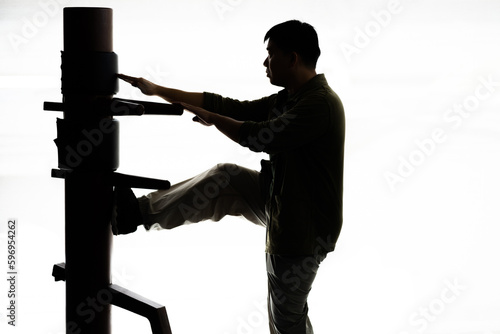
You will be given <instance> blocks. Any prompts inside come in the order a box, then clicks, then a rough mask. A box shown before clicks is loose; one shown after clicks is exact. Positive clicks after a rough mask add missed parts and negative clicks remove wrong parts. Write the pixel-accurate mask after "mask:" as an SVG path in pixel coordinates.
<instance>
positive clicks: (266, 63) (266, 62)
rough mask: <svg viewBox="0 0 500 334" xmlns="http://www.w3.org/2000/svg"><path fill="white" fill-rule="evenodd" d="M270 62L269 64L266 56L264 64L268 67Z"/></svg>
mask: <svg viewBox="0 0 500 334" xmlns="http://www.w3.org/2000/svg"><path fill="white" fill-rule="evenodd" d="M268 64H269V62H268V61H267V57H266V59H264V64H263V65H264V66H265V67H267V65H268Z"/></svg>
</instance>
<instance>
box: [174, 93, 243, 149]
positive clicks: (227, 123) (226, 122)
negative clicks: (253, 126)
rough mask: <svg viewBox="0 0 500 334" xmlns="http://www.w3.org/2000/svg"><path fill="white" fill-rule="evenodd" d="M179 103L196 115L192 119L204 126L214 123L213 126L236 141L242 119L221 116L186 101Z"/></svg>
mask: <svg viewBox="0 0 500 334" xmlns="http://www.w3.org/2000/svg"><path fill="white" fill-rule="evenodd" d="M181 105H182V106H183V107H184V108H185V109H186V110H188V111H190V112H192V113H193V114H195V115H196V116H195V117H194V118H193V121H195V122H198V123H201V124H203V125H206V126H210V125H215V127H216V128H217V129H218V130H219V131H220V132H222V133H223V134H225V135H226V136H227V137H228V138H230V139H231V140H233V141H235V142H238V132H239V130H240V127H241V125H242V124H243V122H242V121H237V120H235V119H232V118H230V117H227V116H223V115H220V114H217V113H214V112H210V111H208V110H205V109H203V108H200V107H196V106H193V105H191V104H187V103H181Z"/></svg>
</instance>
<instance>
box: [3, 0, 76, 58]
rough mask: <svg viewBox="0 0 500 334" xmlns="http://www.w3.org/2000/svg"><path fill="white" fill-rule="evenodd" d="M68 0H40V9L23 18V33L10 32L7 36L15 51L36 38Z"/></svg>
mask: <svg viewBox="0 0 500 334" xmlns="http://www.w3.org/2000/svg"><path fill="white" fill-rule="evenodd" d="M68 2H69V1H68V0H57V1H56V0H40V1H38V6H39V8H40V9H39V10H38V11H37V12H35V13H34V14H33V15H32V16H31V18H27V17H26V16H25V17H23V18H22V19H21V22H22V24H21V31H20V33H21V34H18V33H13V32H11V33H9V35H8V36H7V38H8V39H9V42H10V45H11V46H12V48H13V49H14V51H16V52H19V51H20V46H21V45H23V44H28V43H29V42H30V41H31V40H32V39H33V38H35V37H36V36H37V35H38V34H39V32H40V30H42V29H43V28H44V27H45V26H46V25H47V24H48V23H49V21H50V19H52V18H54V17H55V16H56V15H57V14H59V12H60V11H61V8H62V6H63V5H64V4H66V3H68Z"/></svg>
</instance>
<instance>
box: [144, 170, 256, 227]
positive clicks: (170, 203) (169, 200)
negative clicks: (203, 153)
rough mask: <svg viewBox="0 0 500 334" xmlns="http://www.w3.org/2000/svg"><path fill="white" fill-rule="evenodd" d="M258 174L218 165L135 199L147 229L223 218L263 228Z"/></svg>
mask: <svg viewBox="0 0 500 334" xmlns="http://www.w3.org/2000/svg"><path fill="white" fill-rule="evenodd" d="M259 176H260V173H259V172H257V171H254V170H250V169H247V168H244V167H241V166H238V165H235V164H218V165H216V166H215V167H213V168H211V169H209V170H207V171H205V172H203V173H201V174H199V175H197V176H195V177H193V178H191V179H188V180H186V181H183V182H180V183H177V184H175V185H173V186H172V187H171V188H170V189H168V190H159V191H155V192H152V193H150V194H148V195H146V196H142V197H140V198H138V201H139V206H140V208H141V212H142V215H143V217H144V226H145V227H146V229H148V230H149V229H150V228H153V229H172V228H175V227H177V226H180V225H184V224H189V223H197V222H200V221H203V220H208V219H210V220H213V221H219V220H220V219H222V218H223V217H224V216H225V215H232V216H243V217H245V218H246V219H248V220H250V221H251V222H253V223H255V224H258V225H262V226H265V209H264V200H263V196H262V192H261V188H260V181H259Z"/></svg>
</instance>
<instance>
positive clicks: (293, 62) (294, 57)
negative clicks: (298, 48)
mask: <svg viewBox="0 0 500 334" xmlns="http://www.w3.org/2000/svg"><path fill="white" fill-rule="evenodd" d="M299 57H300V56H299V54H298V53H297V52H295V51H292V52H290V67H294V66H297V64H298V63H299V60H300V59H299Z"/></svg>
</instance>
